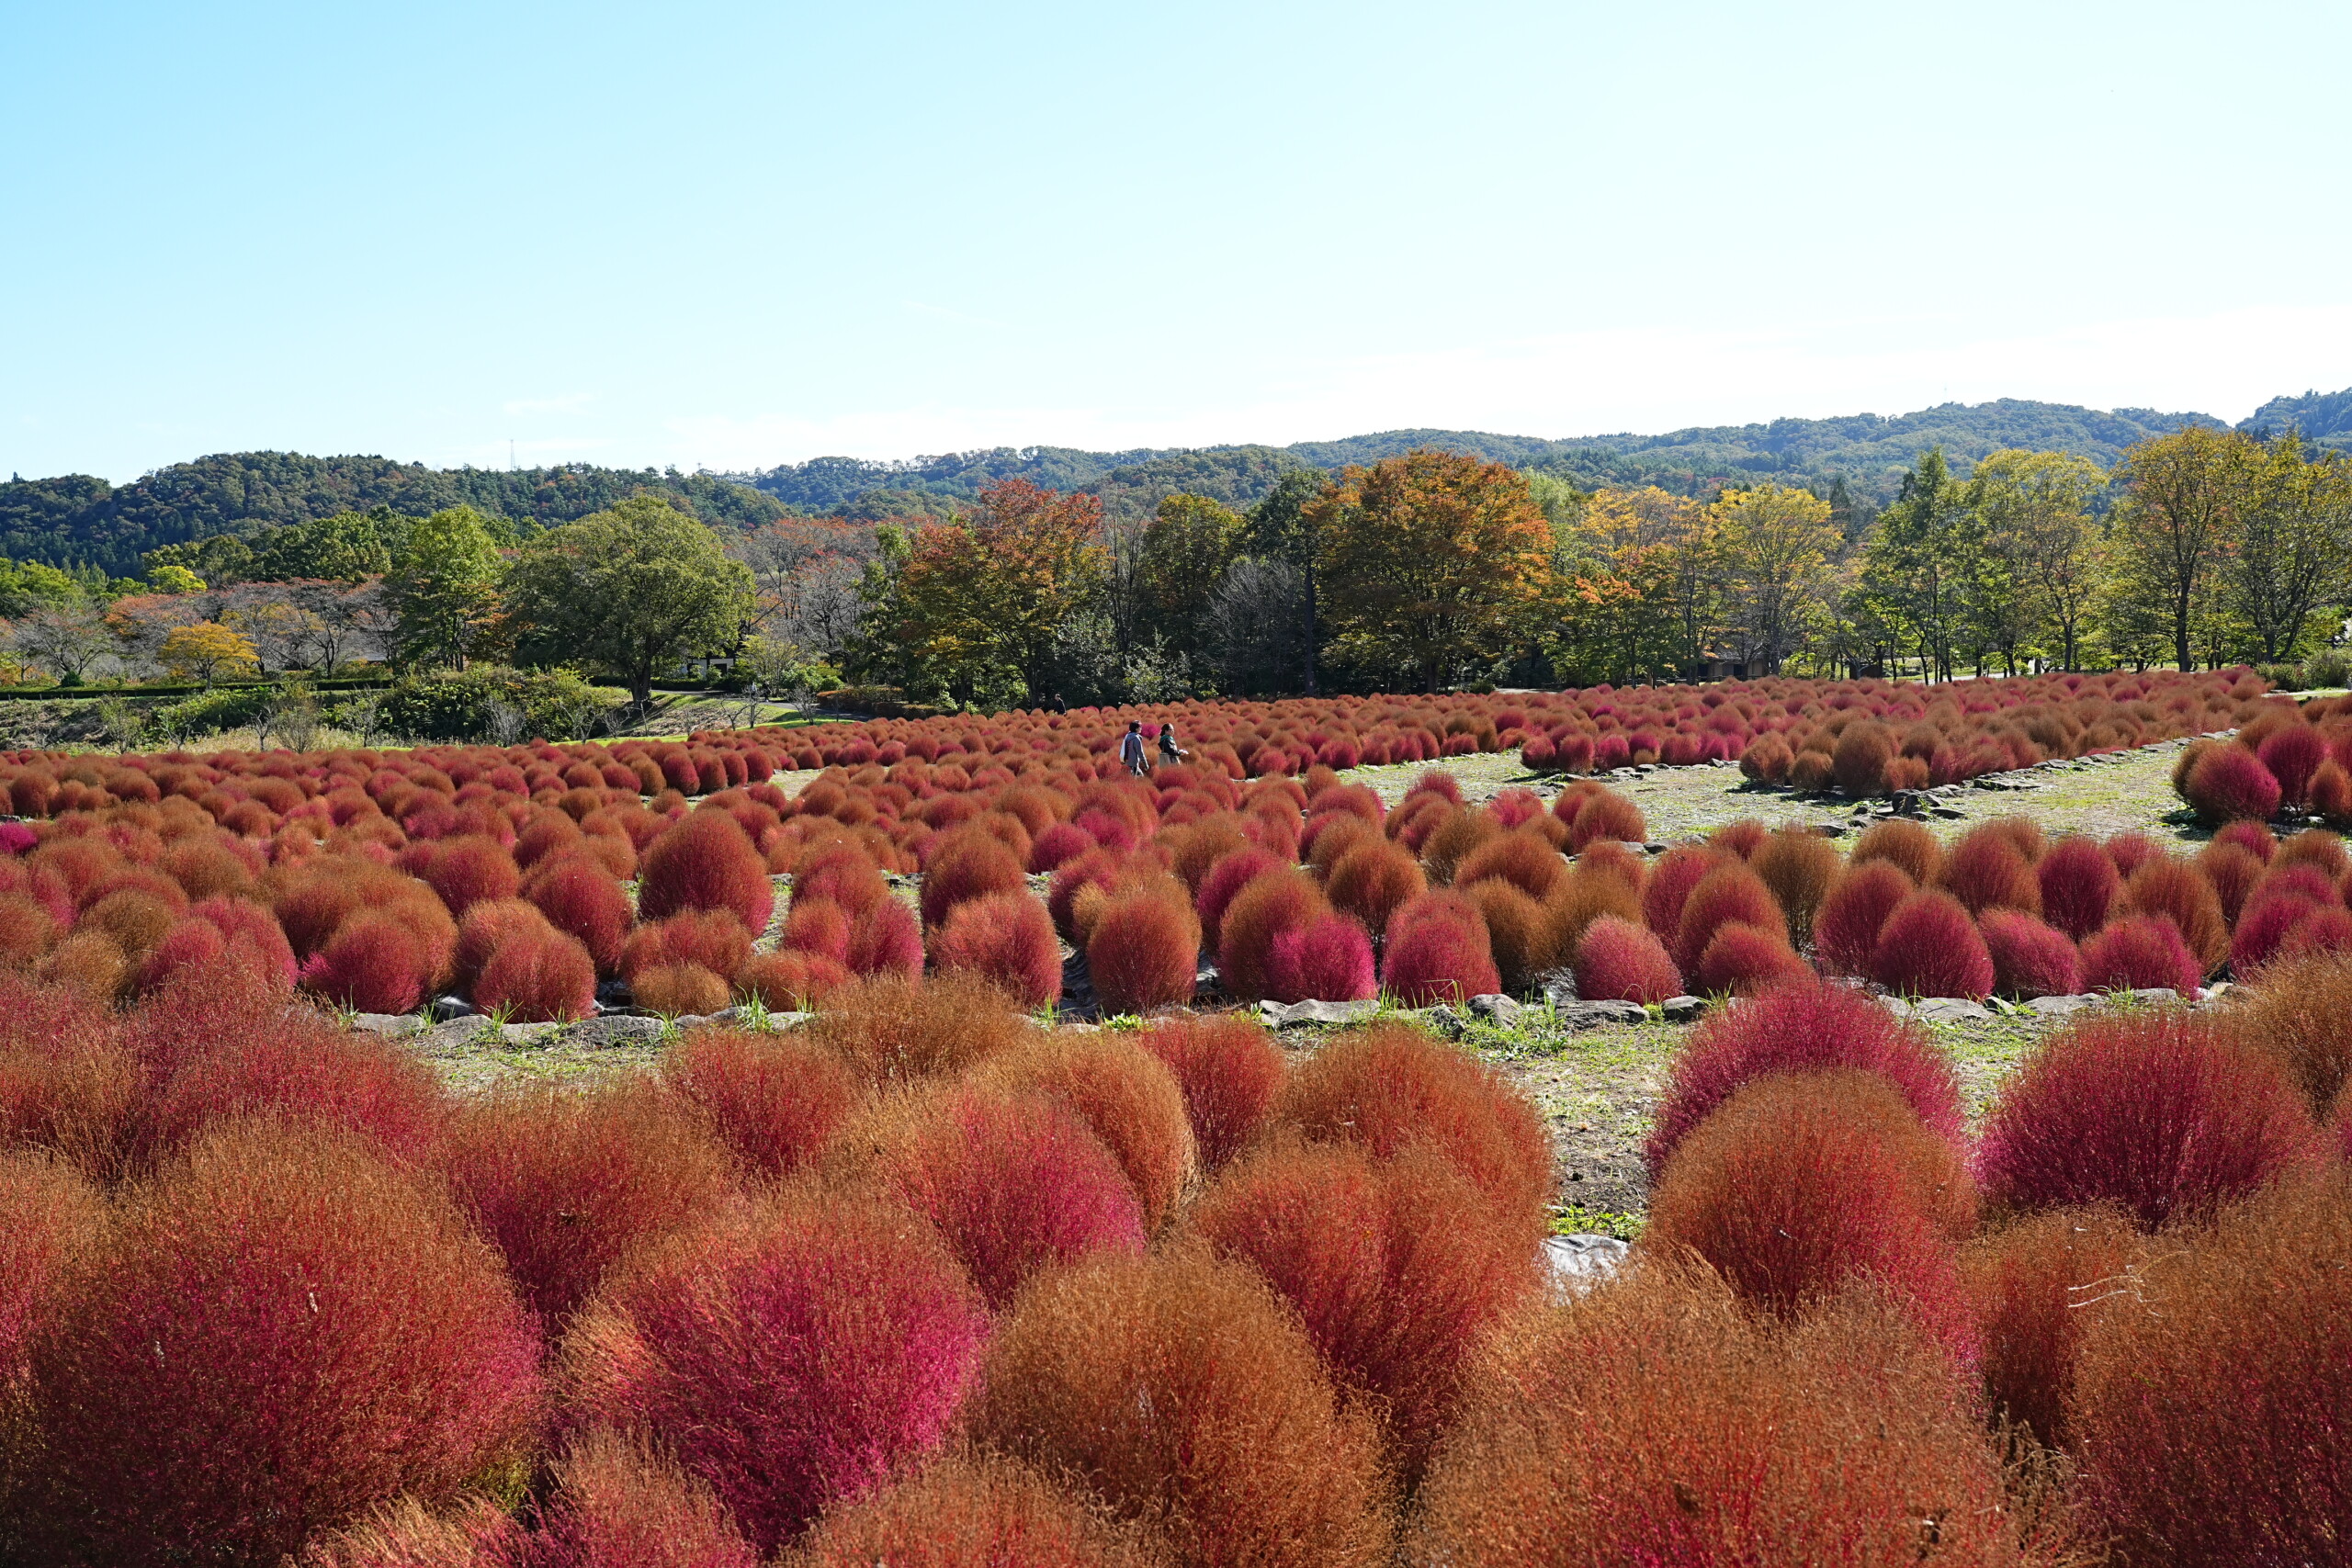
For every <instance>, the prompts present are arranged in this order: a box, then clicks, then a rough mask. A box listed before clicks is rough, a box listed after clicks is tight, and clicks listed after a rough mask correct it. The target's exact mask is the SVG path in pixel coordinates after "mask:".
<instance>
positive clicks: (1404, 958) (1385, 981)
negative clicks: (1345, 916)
mask: <svg viewBox="0 0 2352 1568" xmlns="http://www.w3.org/2000/svg"><path fill="white" fill-rule="evenodd" d="M1385 950H1386V951H1385V953H1383V954H1382V957H1381V975H1380V978H1381V982H1382V985H1383V986H1384V987H1385V988H1386V989H1387V990H1388V991H1389V992H1390V993H1392V994H1393V995H1394V996H1396V997H1397V999H1398V1000H1399V1001H1401V1002H1402V1003H1404V1005H1406V1006H1407V1007H1428V1006H1429V1005H1430V1004H1431V1003H1432V1002H1453V1003H1455V1004H1456V1005H1459V1004H1461V1003H1463V1002H1466V1001H1468V1000H1469V999H1470V998H1472V997H1479V996H1490V995H1493V994H1494V993H1495V992H1497V991H1498V990H1499V989H1500V988H1501V987H1502V976H1499V975H1498V974H1497V973H1496V972H1495V959H1494V950H1493V947H1492V945H1491V944H1490V943H1489V942H1488V941H1487V921H1486V917H1484V916H1483V915H1481V914H1479V913H1478V907H1477V906H1476V904H1473V903H1472V902H1470V900H1469V899H1467V898H1465V897H1463V896H1462V895H1460V894H1458V893H1424V894H1423V895H1421V897H1419V898H1416V899H1415V900H1413V902H1411V903H1409V904H1408V905H1406V906H1405V907H1404V908H1401V909H1399V910H1397V913H1396V916H1395V917H1394V918H1393V919H1391V920H1390V921H1389V925H1388V933H1387V938H1386V941H1385Z"/></svg>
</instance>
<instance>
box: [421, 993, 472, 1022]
mask: <svg viewBox="0 0 2352 1568" xmlns="http://www.w3.org/2000/svg"><path fill="white" fill-rule="evenodd" d="M430 1011H431V1012H432V1014H433V1020H434V1021H435V1022H436V1023H446V1022H447V1021H449V1020H450V1019H453V1018H479V1017H481V1009H480V1008H478V1007H476V1006H474V1004H473V1003H471V1002H469V1001H468V1000H466V998H463V997H441V998H436V999H435V1002H434V1004H433V1006H432V1008H431V1009H430Z"/></svg>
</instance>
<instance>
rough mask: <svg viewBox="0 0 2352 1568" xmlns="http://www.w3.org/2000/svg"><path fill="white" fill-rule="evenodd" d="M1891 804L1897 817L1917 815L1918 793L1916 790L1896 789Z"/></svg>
mask: <svg viewBox="0 0 2352 1568" xmlns="http://www.w3.org/2000/svg"><path fill="white" fill-rule="evenodd" d="M1892 804H1893V806H1894V814H1895V815H1896V816H1897V817H1917V816H1918V815H1919V795H1918V792H1917V791H1916V790H1908V789H1898V790H1896V791H1895V792H1894V797H1893V801H1892Z"/></svg>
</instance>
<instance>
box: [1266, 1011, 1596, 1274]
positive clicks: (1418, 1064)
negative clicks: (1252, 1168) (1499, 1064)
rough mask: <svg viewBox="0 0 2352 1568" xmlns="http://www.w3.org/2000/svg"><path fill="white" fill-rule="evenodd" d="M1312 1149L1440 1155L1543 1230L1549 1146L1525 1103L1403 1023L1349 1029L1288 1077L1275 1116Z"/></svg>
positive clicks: (1481, 1069)
mask: <svg viewBox="0 0 2352 1568" xmlns="http://www.w3.org/2000/svg"><path fill="white" fill-rule="evenodd" d="M1275 1118H1276V1120H1277V1121H1278V1122H1280V1123H1282V1124H1283V1125H1285V1126H1288V1127H1291V1128H1294V1129H1295V1130H1296V1131H1297V1132H1298V1133H1299V1134H1302V1135H1303V1136H1305V1137H1306V1138H1308V1139H1310V1140H1312V1141H1314V1142H1317V1143H1349V1144H1361V1145H1363V1146H1364V1147H1366V1148H1368V1149H1370V1150H1371V1151H1372V1152H1373V1153H1374V1154H1375V1155H1377V1156H1380V1157H1382V1158H1384V1159H1385V1158H1388V1157H1390V1156H1394V1155H1396V1154H1397V1153H1398V1152H1399V1151H1401V1150H1403V1149H1404V1148H1406V1147H1407V1146H1408V1145H1413V1144H1416V1143H1419V1144H1426V1145H1429V1146H1430V1147H1432V1148H1434V1149H1436V1150H1437V1151H1438V1152H1439V1153H1440V1154H1442V1155H1443V1156H1446V1158H1448V1159H1450V1160H1452V1161H1453V1164H1454V1167H1455V1168H1457V1169H1459V1170H1460V1171H1461V1172H1462V1173H1463V1174H1464V1176H1466V1177H1468V1178H1469V1179H1470V1180H1471V1182H1472V1183H1473V1184H1474V1185H1476V1187H1477V1189H1478V1190H1479V1191H1480V1192H1482V1193H1484V1194H1485V1196H1486V1199H1487V1202H1488V1203H1490V1204H1491V1205H1493V1206H1494V1208H1495V1210H1496V1212H1497V1213H1500V1214H1503V1215H1506V1216H1509V1217H1511V1218H1513V1219H1515V1220H1517V1221H1518V1222H1519V1223H1521V1224H1526V1225H1528V1226H1530V1227H1531V1229H1530V1231H1529V1233H1528V1234H1529V1235H1530V1239H1531V1241H1532V1238H1533V1235H1534V1234H1535V1227H1540V1224H1541V1217H1542V1215H1543V1213H1544V1204H1545V1202H1546V1201H1549V1199H1550V1196H1551V1190H1552V1146H1551V1140H1550V1139H1549V1138H1548V1137H1546V1136H1545V1135H1544V1124H1543V1122H1542V1120H1541V1119H1540V1118H1539V1117H1538V1116H1537V1115H1536V1114H1535V1109H1534V1107H1533V1106H1532V1105H1530V1104H1529V1103H1528V1102H1527V1100H1526V1097H1525V1096H1523V1095H1521V1093H1520V1092H1519V1091H1518V1090H1517V1089H1513V1088H1512V1087H1511V1086H1510V1083H1509V1082H1508V1081H1507V1080H1505V1079H1504V1078H1503V1077H1502V1076H1501V1075H1500V1074H1498V1073H1497V1072H1496V1071H1495V1070H1494V1069H1493V1068H1491V1067H1489V1066H1486V1065H1485V1064H1484V1063H1482V1062H1480V1061H1479V1060H1478V1059H1477V1058H1476V1057H1475V1056H1472V1055H1469V1054H1468V1053H1467V1052H1464V1051H1462V1050H1459V1049H1457V1048H1455V1047H1453V1046H1452V1045H1449V1044H1446V1043H1443V1042H1442V1041H1439V1040H1436V1039H1434V1038H1432V1037H1431V1036H1430V1034H1428V1033H1427V1032H1424V1031H1422V1030H1419V1029H1416V1028H1413V1027H1412V1026H1410V1025H1408V1024H1374V1025H1373V1026H1371V1027H1369V1028H1365V1029H1357V1030H1351V1031H1349V1032H1347V1033H1344V1034H1341V1035H1340V1036H1339V1037H1338V1038H1337V1039H1335V1040H1333V1041H1332V1042H1331V1043H1329V1044H1328V1045H1326V1046H1324V1047H1323V1049H1322V1050H1320V1051H1318V1052H1317V1053H1316V1055H1315V1056H1314V1058H1313V1060H1311V1061H1309V1062H1308V1063H1306V1065H1305V1066H1302V1067H1300V1068H1298V1069H1297V1070H1295V1072H1293V1073H1292V1074H1291V1077H1290V1080H1289V1082H1288V1083H1287V1084H1285V1085H1284V1086H1283V1096H1282V1099H1281V1100H1280V1101H1279V1102H1278V1104H1277V1107H1276V1112H1275Z"/></svg>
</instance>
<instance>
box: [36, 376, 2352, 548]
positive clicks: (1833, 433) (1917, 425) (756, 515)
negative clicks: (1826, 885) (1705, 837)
mask: <svg viewBox="0 0 2352 1568" xmlns="http://www.w3.org/2000/svg"><path fill="white" fill-rule="evenodd" d="M2189 424H2201V425H2208V426H2211V427H2213V428H2216V429H2219V428H2222V421H2220V420H2218V419H2215V418H2213V417H2212V416H2211V414H2202V413H2165V412H2158V411H2157V410H2154V409H2116V410H2113V411H2111V412H2103V411H2101V410H2098V409H2087V408H2078V407H2076V406H2075V405H2074V404H2071V403H2038V402H2028V401H2024V400H2018V399H2014V398H2004V399H2002V400H1999V401H1997V402H1989V403H1973V404H1972V403H1944V404H1941V405H1939V407H1936V408H1931V409H1922V410H1920V411H1919V412H1917V413H1906V414H1898V415H1894V416H1893V417H1882V416H1881V415H1878V414H1869V413H1862V414H1851V415H1848V416H1845V417H1842V418H1837V419H1776V420H1774V421H1772V422H1771V423H1769V424H1736V425H1713V426H1699V427H1693V428H1691V429H1688V430H1675V431H1669V432H1668V433H1666V434H1662V435H1636V434H1619V435H1585V436H1577V437H1573V438H1570V439H1566V440H1556V441H1555V440H1547V439H1544V438H1543V437H1540V436H1532V435H1498V434H1490V433H1488V432H1485V431H1476V430H1385V431H1379V432H1376V433H1374V434H1369V435H1351V436H1349V437H1347V438H1345V439H1344V440H1339V441H1301V442H1297V443H1295V444H1294V445H1292V446H1209V447H1201V448H1189V447H1167V448H1157V447H1138V448H1136V449H1135V450H1133V451H1127V452H1087V451H1081V450H1079V449H1078V448H1076V447H1070V446H1020V447H1013V446H1000V447H996V448H993V449H991V450H988V451H979V452H956V453H949V454H947V455H944V456H942V457H915V458H910V459H905V460H900V461H891V462H877V461H875V460H872V459H868V458H863V457H813V458H811V459H809V461H808V462H805V463H788V464H785V465H783V466H781V467H778V468H768V469H764V470H762V471H759V472H754V473H743V474H700V473H697V474H681V473H679V472H678V471H677V470H676V469H674V468H673V469H667V470H662V471H658V472H657V471H656V470H654V469H651V468H645V469H641V470H638V469H628V468H592V467H590V466H588V465H585V464H573V465H568V466H565V467H561V468H525V469H522V470H520V471H516V472H507V473H501V472H498V471H496V470H494V469H488V468H426V467H425V466H424V465H423V464H420V463H398V462H393V461H391V460H390V459H388V458H384V457H304V456H302V455H301V454H300V453H293V452H229V453H221V454H218V455H216V456H213V457H198V458H197V459H196V460H194V461H193V462H187V463H175V464H173V465H172V466H170V467H169V468H158V469H157V470H155V471H154V472H153V473H152V474H149V475H147V476H145V477H144V478H142V479H140V480H139V481H138V482H136V483H135V484H128V485H123V486H120V487H119V488H118V487H115V486H111V485H109V484H107V481H106V480H104V479H96V478H93V477H91V476H89V475H87V474H68V475H64V476H62V477H60V478H56V479H17V480H14V481H12V482H10V483H8V484H6V485H0V552H5V553H6V555H8V556H10V557H12V558H16V559H19V560H40V561H47V562H49V563H51V565H55V566H62V567H78V566H96V567H100V568H103V569H104V570H107V572H110V573H112V574H114V575H116V576H130V575H132V574H134V573H136V572H137V571H138V570H140V563H139V557H140V554H141V552H142V551H145V550H152V549H153V548H155V547H157V546H160V545H172V544H179V543H182V542H184V541H186V540H189V539H201V538H206V537H209V536H211V535H214V534H224V533H233V534H238V535H241V536H246V537H249V538H250V537H252V536H256V535H259V534H262V533H266V532H267V531H268V530H269V529H271V528H274V527H277V526H280V525H284V524H288V523H301V522H307V521H309V520H311V519H312V518H315V517H323V516H327V515H330V514H331V513H336V512H342V511H345V510H360V511H365V510H367V509H368V508H369V507H372V506H378V505H383V506H389V507H390V508H391V509H392V510H393V511H395V512H399V513H407V514H409V515H413V516H421V515H423V514H424V513H429V512H433V511H436V510H438V509H439V508H441V507H444V506H454V505H457V504H458V502H467V503H469V504H471V505H474V506H477V507H480V508H481V510H483V511H485V512H490V513H500V514H503V515H504V516H507V517H512V518H515V520H516V521H517V522H519V523H521V524H523V525H526V528H544V527H549V526H553V525H556V524H560V523H568V522H570V521H571V520H572V519H573V518H576V517H583V516H586V515H587V514H588V513H591V512H594V511H598V510H600V509H601V508H603V507H605V506H609V505H611V504H612V503H613V502H616V501H620V500H623V499H625V498H627V497H628V496H629V495H631V494H633V493H635V492H636V491H639V490H653V491H662V492H663V493H665V494H669V495H672V496H675V497H677V498H678V499H679V500H681V501H683V502H684V503H685V504H686V505H687V506H688V507H689V508H690V509H691V510H692V511H693V512H694V513H695V515H696V516H698V517H701V518H702V519H703V520H704V521H705V522H707V523H709V524H711V525H713V526H716V527H722V528H738V529H750V528H756V527H758V526H760V525H762V524H764V523H767V522H770V521H772V520H774V519H775V518H778V517H782V516H786V515H788V514H790V513H796V512H797V513H818V514H826V515H833V516H840V517H845V518H849V519H852V520H858V521H870V520H872V519H875V518H880V517H887V516H893V515H899V514H903V513H910V512H922V511H930V510H945V509H946V508H948V507H950V506H952V505H953V504H954V503H955V502H958V501H964V500H968V499H969V498H971V497H972V496H975V495H977V494H978V493H979V491H980V489H981V488H982V487H983V486H985V485H989V484H992V483H994V482H995V481H997V480H999V479H1012V478H1020V479H1030V480H1032V481H1034V482H1035V483H1037V484H1041V485H1045V486H1046V487H1048V488H1050V489H1054V490H1063V491H1090V492H1091V493H1093V494H1097V495H1100V496H1101V497H1102V498H1103V505H1104V507H1105V508H1106V509H1107V510H1109V511H1110V512H1111V513H1112V514H1113V515H1114V516H1123V517H1141V516H1146V515H1148V514H1149V513H1150V512H1151V510H1152V509H1153V508H1154V507H1156V506H1157V505H1158V504H1159V501H1160V498H1161V497H1163V496H1167V495H1170V494H1173V493H1176V492H1178V491H1191V492H1193V493H1195V494H1200V495H1207V496H1213V497H1215V498H1216V499H1217V500H1219V501H1222V502H1226V503H1227V505H1229V506H1234V507H1243V506H1247V505H1249V504H1250V502H1254V501H1256V500H1257V499H1258V498H1259V497H1261V496H1262V495H1264V494H1265V493H1266V492H1267V491H1269V490H1271V489H1272V488H1273V485H1274V481H1275V479H1278V478H1279V477H1280V476H1281V475H1282V474H1283V472H1284V471H1285V470H1286V469H1290V468H1302V467H1303V468H1327V469H1328V468H1342V467H1344V466H1346V465H1347V464H1350V463H1372V462H1377V461H1378V460H1379V459H1381V458H1383V457H1394V456H1396V455H1397V454H1398V453H1401V452H1409V451H1411V450H1413V449H1414V448H1415V447H1419V446H1436V447H1441V448H1442V449H1444V450H1447V451H1453V452H1469V453H1475V454H1476V455H1478V456H1480V457H1489V458H1493V459H1496V460H1498V461H1500V462H1505V463H1509V464H1510V465H1512V466H1513V467H1514V468H1533V469H1539V470H1541V471H1543V472H1545V473H1551V474H1556V475H1558V476H1559V477H1561V478H1563V479H1570V480H1573V481H1575V482H1576V483H1577V484H1578V485H1582V486H1585V487H1587V488H1592V487H1595V486H1600V485H1644V484H1654V485H1658V486H1660V487H1662V488H1664V489H1667V490H1670V491H1677V492H1679V493H1682V494H1686V495H1710V494H1713V492H1714V491H1717V490H1719V489H1721V488H1722V487H1723V486H1724V485H1725V484H1731V483H1748V482H1753V481H1755V480H1757V479H1778V480H1780V481H1781V482H1782V483H1784V484H1799V485H1809V486H1812V487H1815V489H1818V490H1821V491H1825V492H1826V491H1827V489H1828V487H1829V486H1830V485H1831V484H1833V483H1835V482H1836V481H1837V480H1838V479H1844V480H1845V482H1846V487H1847V490H1848V491H1849V493H1850V494H1851V495H1852V496H1853V497H1854V499H1855V501H1856V502H1858V503H1860V504H1862V505H1865V506H1869V507H1873V508H1874V507H1876V506H1878V505H1882V504H1883V503H1884V502H1887V501H1889V500H1891V499H1892V498H1893V496H1894V491H1895V487H1896V485H1897V484H1898V483H1899V482H1900V479H1901V477H1902V474H1903V472H1904V470H1905V468H1909V467H1910V466H1911V464H1912V463H1913V462H1914V461H1915V460H1916V459H1917V457H1918V455H1919V454H1920V453H1921V452H1923V451H1925V450H1926V449H1927V448H1928V447H1929V446H1941V447H1942V448H1943V449H1944V452H1945V455H1946V456H1947V457H1950V458H1951V462H1952V467H1953V468H1954V469H1955V470H1956V471H1958V472H1959V473H1961V474H1962V475H1963V476H1964V475H1965V474H1966V473H1967V472H1968V470H1969V469H1970V468H1973V467H1974V465H1975V463H1976V460H1977V459H1978V458H1979V457H1983V456H1985V453H1987V452H1992V451H1996V450H1998V449H2000V448H2001V447H2004V446H2025V447H2032V448H2036V449H2041V450H2059V451H2067V452H2075V453H2078V454H2080V455H2081V456H2083V457H2089V458H2091V459H2093V460H2094V461H2096V462H2098V463H2100V464H2102V465H2112V464H2113V463H2114V462H2115V461H2116V459H2117V458H2119V457H2121V456H2122V454H2123V451H2124V448H2126V447H2128V446H2131V444H2132V443H2133V442H2135V441H2143V440H2145V439H2147V438H2148V437H2149V436H2151V435H2161V434H2165V433H2166V432H2169V431H2174V430H2178V429H2180V428H2181V427H2182V426H2184V425H2189ZM2289 426H2292V427H2294V428H2296V429H2299V430H2301V432H2302V433H2303V434H2304V436H2305V437H2306V438H2307V439H2309V440H2311V441H2312V442H2313V443H2314V444H2316V445H2319V446H2327V447H2333V448H2340V449H2343V450H2346V451H2347V452H2352V389H2346V390H2344V391H2341V392H2326V393H2322V392H2306V393H2304V394H2303V395H2302V396H2301V397H2299V398H2296V397H2280V398H2273V399H2272V400H2270V401H2268V402H2267V403H2265V404H2263V406H2262V407H2261V408H2260V409H2258V410H2256V412H2255V413H2254V414H2253V415H2252V416H2251V417H2250V418H2248V419H2246V420H2245V421H2243V422H2241V423H2240V424H2239V426H2238V428H2240V429H2242V430H2252V431H2260V432H2275V431H2279V430H2283V429H2286V428H2288V427H2289Z"/></svg>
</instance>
